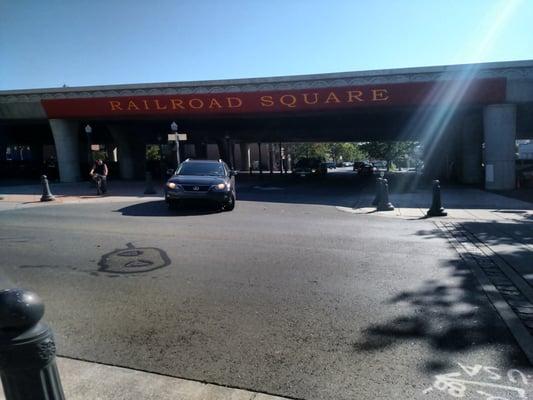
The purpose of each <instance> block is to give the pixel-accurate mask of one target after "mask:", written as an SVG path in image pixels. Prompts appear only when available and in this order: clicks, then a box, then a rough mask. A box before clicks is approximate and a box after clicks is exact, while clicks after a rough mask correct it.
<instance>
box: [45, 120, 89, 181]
mask: <svg viewBox="0 0 533 400" xmlns="http://www.w3.org/2000/svg"><path fill="white" fill-rule="evenodd" d="M48 122H49V124H50V128H51V129H52V135H53V136H54V142H55V147H56V154H57V164H58V167H59V179H60V181H61V182H77V181H80V180H81V174H80V158H79V137H78V122H77V121H68V120H64V119H50V120H48Z"/></svg>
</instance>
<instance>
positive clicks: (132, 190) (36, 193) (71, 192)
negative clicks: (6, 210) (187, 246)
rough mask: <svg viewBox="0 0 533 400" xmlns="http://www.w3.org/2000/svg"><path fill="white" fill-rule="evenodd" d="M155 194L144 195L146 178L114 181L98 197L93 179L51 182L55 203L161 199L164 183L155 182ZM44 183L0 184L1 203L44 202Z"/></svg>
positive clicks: (23, 203) (27, 203) (26, 203)
mask: <svg viewBox="0 0 533 400" xmlns="http://www.w3.org/2000/svg"><path fill="white" fill-rule="evenodd" d="M153 187H154V189H155V191H156V193H155V194H144V191H145V189H146V184H145V182H143V181H111V182H109V184H108V192H107V194H106V195H103V196H97V195H96V188H95V187H94V185H93V184H91V183H90V182H76V183H51V184H50V191H51V192H52V194H53V195H54V197H55V201H53V202H51V203H85V202H120V201H128V200H135V199H161V198H162V197H163V184H162V183H160V182H154V185H153ZM41 195H42V188H41V185H40V184H33V185H20V186H4V187H2V186H0V204H1V203H3V202H7V203H16V204H17V205H21V206H23V205H29V204H39V203H41Z"/></svg>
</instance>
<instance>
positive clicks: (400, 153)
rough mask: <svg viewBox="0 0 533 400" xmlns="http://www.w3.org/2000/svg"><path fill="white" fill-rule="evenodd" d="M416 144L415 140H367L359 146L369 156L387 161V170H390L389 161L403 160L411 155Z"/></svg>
mask: <svg viewBox="0 0 533 400" xmlns="http://www.w3.org/2000/svg"><path fill="white" fill-rule="evenodd" d="M416 146H417V142H410V141H403V142H397V141H387V142H367V143H363V144H361V148H362V149H363V150H364V151H366V152H367V153H368V155H369V157H370V158H372V159H377V160H385V161H386V162H387V171H388V170H390V166H391V163H393V162H395V163H398V162H403V161H405V158H406V157H412V156H413V154H414V151H415V148H416Z"/></svg>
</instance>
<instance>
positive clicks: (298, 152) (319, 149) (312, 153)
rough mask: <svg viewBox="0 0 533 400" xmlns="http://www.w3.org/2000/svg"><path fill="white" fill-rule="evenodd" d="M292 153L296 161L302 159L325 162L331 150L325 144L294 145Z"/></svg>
mask: <svg viewBox="0 0 533 400" xmlns="http://www.w3.org/2000/svg"><path fill="white" fill-rule="evenodd" d="M290 153H291V154H292V157H293V159H294V160H298V159H300V158H320V159H321V160H325V159H326V158H327V156H328V154H329V148H328V146H327V144H325V143H294V144H291V145H290Z"/></svg>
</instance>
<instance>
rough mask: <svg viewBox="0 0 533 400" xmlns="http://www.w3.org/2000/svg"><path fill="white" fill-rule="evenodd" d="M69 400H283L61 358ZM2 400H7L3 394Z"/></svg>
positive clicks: (66, 395)
mask: <svg viewBox="0 0 533 400" xmlns="http://www.w3.org/2000/svg"><path fill="white" fill-rule="evenodd" d="M57 364H58V368H59V373H60V376H61V383H62V385H63V391H64V392H65V398H66V399H68V400H137V399H139V400H141V399H142V400H283V399H285V398H284V397H277V396H271V395H267V394H263V393H257V392H251V391H248V390H241V389H233V388H228V387H225V386H218V385H213V384H209V383H202V382H197V381H190V380H186V379H181V378H174V377H170V376H165V375H158V374H153V373H149V372H143V371H137V370H133V369H128V368H121V367H114V366H110V365H104V364H97V363H91V362H86V361H79V360H73V359H70V358H63V357H58V358H57ZM0 400H5V397H4V394H3V391H2V393H0ZM28 400H29V399H28Z"/></svg>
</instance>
